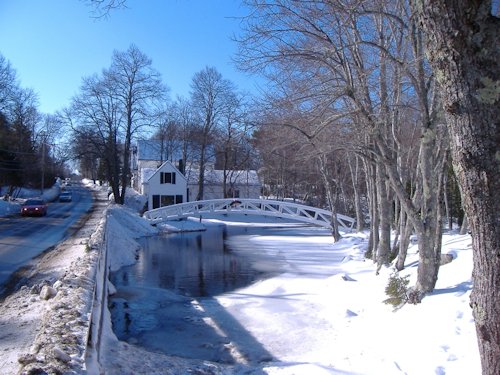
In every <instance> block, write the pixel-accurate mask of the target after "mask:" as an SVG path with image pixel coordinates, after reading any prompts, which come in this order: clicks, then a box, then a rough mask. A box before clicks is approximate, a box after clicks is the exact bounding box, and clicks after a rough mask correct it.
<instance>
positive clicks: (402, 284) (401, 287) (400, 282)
mask: <svg viewBox="0 0 500 375" xmlns="http://www.w3.org/2000/svg"><path fill="white" fill-rule="evenodd" d="M408 278H409V276H408V275H406V276H404V277H401V276H399V275H398V274H397V273H394V274H392V275H391V276H390V277H389V283H388V284H387V286H386V287H385V294H387V295H388V296H389V298H387V299H386V300H384V303H385V304H387V305H392V306H394V311H396V310H399V309H400V308H401V307H403V305H404V304H405V303H406V302H408V284H409V283H410V280H408Z"/></svg>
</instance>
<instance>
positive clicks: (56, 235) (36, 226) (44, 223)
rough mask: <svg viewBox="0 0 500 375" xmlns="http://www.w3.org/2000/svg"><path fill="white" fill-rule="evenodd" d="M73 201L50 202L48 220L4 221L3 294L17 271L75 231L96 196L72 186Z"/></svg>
mask: <svg viewBox="0 0 500 375" xmlns="http://www.w3.org/2000/svg"><path fill="white" fill-rule="evenodd" d="M69 189H71V191H72V192H73V201H72V202H53V203H49V208H48V213H47V216H44V217H21V216H20V215H19V216H14V217H7V218H0V294H1V292H2V291H3V289H4V287H5V284H6V282H7V281H8V279H9V278H10V277H11V276H12V274H13V273H14V272H16V270H18V269H19V268H20V267H23V266H26V265H28V264H29V263H30V261H31V260H32V259H33V258H35V257H36V256H38V255H40V254H41V253H43V252H44V251H46V250H47V249H50V248H51V247H53V246H54V245H56V244H57V243H59V242H60V241H61V240H63V239H65V238H66V237H68V235H70V234H71V228H72V226H74V225H75V224H76V223H77V222H78V219H80V218H81V217H82V216H83V215H84V214H85V213H86V212H88V211H89V210H90V208H91V207H92V194H91V192H90V191H89V190H87V189H85V188H84V187H81V186H78V185H77V186H72V187H70V188H69Z"/></svg>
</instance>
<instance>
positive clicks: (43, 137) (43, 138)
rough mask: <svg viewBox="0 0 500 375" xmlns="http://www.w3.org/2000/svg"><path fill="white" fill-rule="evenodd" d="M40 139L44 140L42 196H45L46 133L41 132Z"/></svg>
mask: <svg viewBox="0 0 500 375" xmlns="http://www.w3.org/2000/svg"><path fill="white" fill-rule="evenodd" d="M40 137H41V138H42V188H41V196H43V189H44V182H45V137H46V133H45V131H41V132H40Z"/></svg>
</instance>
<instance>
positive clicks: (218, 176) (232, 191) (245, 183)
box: [188, 168, 262, 201]
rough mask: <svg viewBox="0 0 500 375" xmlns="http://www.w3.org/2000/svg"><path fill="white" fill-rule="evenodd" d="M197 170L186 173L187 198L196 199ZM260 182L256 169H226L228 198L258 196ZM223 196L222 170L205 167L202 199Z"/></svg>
mask: <svg viewBox="0 0 500 375" xmlns="http://www.w3.org/2000/svg"><path fill="white" fill-rule="evenodd" d="M198 179H199V170H198V169H192V170H190V171H189V173H188V199H189V201H194V200H196V197H197V195H198ZM261 187H262V185H261V183H260V180H259V176H258V175H257V171H255V170H248V171H246V170H236V171H226V191H227V195H228V197H230V198H255V199H257V198H259V196H260V193H261ZM219 198H224V171H223V170H219V169H211V168H207V170H205V178H204V184H203V199H204V200H207V199H219Z"/></svg>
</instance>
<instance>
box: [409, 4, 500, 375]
mask: <svg viewBox="0 0 500 375" xmlns="http://www.w3.org/2000/svg"><path fill="white" fill-rule="evenodd" d="M411 5H412V8H413V10H414V11H415V13H416V15H417V16H418V19H419V21H420V24H421V26H422V29H423V30H424V32H425V34H426V47H427V51H428V56H429V60H430V63H431V65H432V68H433V69H434V72H435V75H436V77H437V79H438V82H439V84H440V87H441V89H442V90H443V102H444V109H445V115H446V122H447V124H448V129H449V132H450V135H451V137H450V138H451V140H452V142H451V147H452V156H453V165H454V169H455V172H456V175H457V177H458V182H459V185H460V190H461V193H462V197H463V201H464V206H465V211H466V215H467V219H468V221H469V225H470V228H471V231H472V245H473V250H474V270H473V279H474V288H473V291H472V294H471V307H472V310H473V314H474V319H475V322H476V330H477V337H478V341H479V351H480V355H481V362H482V367H483V374H485V375H486V374H491V375H493V374H499V373H500V319H498V317H499V316H500V216H499V215H500V196H499V194H500V172H499V171H500V164H499V163H500V159H499V148H498V147H499V145H500V132H499V129H498V126H499V122H498V121H499V119H500V105H499V99H500V91H499V81H498V72H499V64H500V49H499V48H498V36H499V30H500V19H499V17H498V13H497V14H492V6H493V2H492V1H491V0H486V1H455V2H453V1H446V0H435V1H434V0H433V1H429V0H424V1H411ZM497 5H498V3H497ZM497 12H498V9H497Z"/></svg>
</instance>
